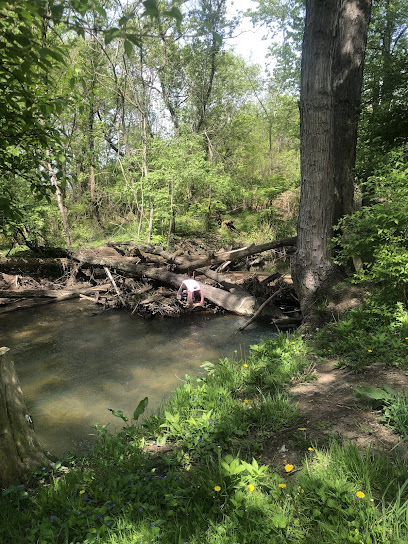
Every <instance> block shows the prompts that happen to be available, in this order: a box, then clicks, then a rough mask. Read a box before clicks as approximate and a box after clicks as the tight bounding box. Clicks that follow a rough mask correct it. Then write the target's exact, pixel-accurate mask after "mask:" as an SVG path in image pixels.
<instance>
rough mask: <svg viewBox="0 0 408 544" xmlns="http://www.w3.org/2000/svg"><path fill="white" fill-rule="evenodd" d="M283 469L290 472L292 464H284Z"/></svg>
mask: <svg viewBox="0 0 408 544" xmlns="http://www.w3.org/2000/svg"><path fill="white" fill-rule="evenodd" d="M285 470H286V472H290V471H291V470H293V465H285Z"/></svg>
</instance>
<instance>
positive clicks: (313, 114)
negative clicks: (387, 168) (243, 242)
mask: <svg viewBox="0 0 408 544" xmlns="http://www.w3.org/2000/svg"><path fill="white" fill-rule="evenodd" d="M370 13H371V0H333V1H331V2H328V1H327V0H307V2H306V23H305V33H304V39H303V49H302V74H301V97H300V134H301V136H300V137H301V148H300V156H301V197H300V209H299V219H298V239H297V250H296V253H295V255H294V256H293V258H292V277H293V280H294V284H295V288H296V291H297V293H298V295H299V298H300V302H301V308H302V312H303V315H304V317H305V318H306V319H308V318H309V316H310V315H311V314H312V313H313V310H314V309H315V307H316V304H317V303H318V300H319V297H320V296H321V295H322V294H324V292H325V291H326V290H327V289H329V288H330V287H331V286H332V285H333V284H334V283H336V282H337V281H338V280H339V279H340V278H341V277H342V273H341V270H340V269H339V268H338V267H337V266H336V265H334V263H333V260H332V255H333V251H332V249H331V248H330V247H329V243H330V239H331V238H332V235H333V226H334V225H335V224H336V223H337V221H338V220H339V219H340V218H341V217H343V216H344V215H345V214H348V213H350V212H351V210H352V202H353V194H354V183H353V177H352V170H353V167H354V161H355V149H356V141H357V121H358V114H359V111H358V110H359V105H360V95H361V84H362V77H363V62H364V55H365V45H366V42H367V31H368V24H369V19H370Z"/></svg>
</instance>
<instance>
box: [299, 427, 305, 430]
mask: <svg viewBox="0 0 408 544" xmlns="http://www.w3.org/2000/svg"><path fill="white" fill-rule="evenodd" d="M298 431H306V427H298Z"/></svg>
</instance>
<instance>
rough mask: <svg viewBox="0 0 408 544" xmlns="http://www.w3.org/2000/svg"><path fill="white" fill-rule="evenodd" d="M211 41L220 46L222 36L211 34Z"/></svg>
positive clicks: (216, 33) (215, 33)
mask: <svg viewBox="0 0 408 544" xmlns="http://www.w3.org/2000/svg"><path fill="white" fill-rule="evenodd" d="M213 40H214V41H215V43H216V44H217V45H222V36H221V34H218V32H213Z"/></svg>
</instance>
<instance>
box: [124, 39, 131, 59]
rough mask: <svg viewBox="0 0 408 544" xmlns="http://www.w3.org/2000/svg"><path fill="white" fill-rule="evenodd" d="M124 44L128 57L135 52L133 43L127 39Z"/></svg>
mask: <svg viewBox="0 0 408 544" xmlns="http://www.w3.org/2000/svg"><path fill="white" fill-rule="evenodd" d="M123 45H124V48H125V53H126V55H127V56H128V57H130V56H131V55H132V53H133V45H132V44H131V43H130V42H129V41H128V40H125V41H124V42H123Z"/></svg>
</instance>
